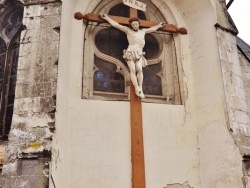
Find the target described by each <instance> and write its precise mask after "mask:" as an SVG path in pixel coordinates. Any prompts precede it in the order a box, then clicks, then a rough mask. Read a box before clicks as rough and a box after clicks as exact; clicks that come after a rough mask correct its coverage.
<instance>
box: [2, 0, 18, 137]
mask: <svg viewBox="0 0 250 188" xmlns="http://www.w3.org/2000/svg"><path fill="white" fill-rule="evenodd" d="M4 3H5V4H4V7H5V11H4V12H3V13H2V14H1V16H0V36H2V37H4V40H5V41H7V42H6V43H7V44H9V46H5V42H3V41H4V40H0V94H1V96H6V97H2V98H1V101H0V102H1V104H0V107H1V108H0V126H1V127H0V136H1V137H4V135H5V136H6V135H8V133H9V130H10V127H11V121H12V115H13V106H14V99H15V87H16V75H17V64H18V55H19V38H20V33H21V27H22V15H23V6H22V5H21V4H20V3H18V2H16V1H12V0H9V1H5V2H4ZM7 52H8V55H7ZM7 57H8V59H6V58H7ZM5 64H6V65H5Z"/></svg>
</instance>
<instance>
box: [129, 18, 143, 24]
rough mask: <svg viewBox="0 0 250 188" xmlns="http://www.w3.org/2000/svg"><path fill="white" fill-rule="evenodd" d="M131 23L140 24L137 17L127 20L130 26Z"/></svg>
mask: <svg viewBox="0 0 250 188" xmlns="http://www.w3.org/2000/svg"><path fill="white" fill-rule="evenodd" d="M133 21H137V22H139V23H140V21H139V19H138V18H137V17H133V18H130V19H129V20H128V23H129V24H131V23H132V22H133Z"/></svg>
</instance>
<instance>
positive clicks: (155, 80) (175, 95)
mask: <svg viewBox="0 0 250 188" xmlns="http://www.w3.org/2000/svg"><path fill="white" fill-rule="evenodd" d="M145 1H147V0H145ZM146 3H147V7H148V10H147V12H145V13H144V12H142V11H138V17H139V18H140V19H143V20H151V21H156V22H166V20H165V19H164V17H163V16H162V15H161V14H160V13H159V12H158V13H157V14H155V13H154V11H153V9H155V6H154V5H153V4H152V3H151V2H149V1H147V2H146ZM95 12H97V13H98V12H99V13H100V12H102V13H106V14H109V15H114V16H123V17H129V7H127V6H125V5H123V4H121V3H120V1H112V2H110V3H105V2H101V3H100V4H99V6H98V7H97V8H96V10H95ZM145 40H146V44H145V47H144V51H145V52H146V56H145V57H146V59H147V61H148V67H147V68H144V70H143V72H144V81H143V91H144V93H145V94H146V99H145V101H147V102H163V103H170V104H180V103H181V100H180V91H179V83H178V78H177V79H176V77H178V71H177V68H176V67H177V64H176V57H175V47H174V40H173V37H172V35H171V34H161V33H159V32H158V33H153V34H147V35H146V38H145ZM127 46H128V42H127V39H126V34H124V33H122V32H121V31H119V30H117V29H115V28H112V27H109V25H108V24H106V23H105V24H93V23H89V25H88V26H87V28H86V32H85V47H84V72H83V98H97V99H98V98H99V99H106V100H120V99H124V100H128V99H129V95H128V94H129V82H130V77H129V69H128V66H127V64H126V62H125V60H124V59H123V50H124V49H126V48H127ZM86 62H88V63H86ZM92 62H93V63H92ZM108 67H110V68H108ZM111 67H112V68H111ZM108 69H110V70H111V69H112V73H108V72H110V70H108ZM104 70H106V73H104ZM107 73H108V74H110V76H109V77H108V79H106V80H101V78H104V77H105V76H106V77H107V75H108V74H107ZM104 75H105V76H104ZM118 82H119V84H118Z"/></svg>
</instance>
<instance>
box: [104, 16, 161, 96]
mask: <svg viewBox="0 0 250 188" xmlns="http://www.w3.org/2000/svg"><path fill="white" fill-rule="evenodd" d="M99 15H100V17H101V18H102V19H104V20H106V21H107V22H108V23H109V24H110V25H111V26H113V27H115V28H117V29H119V30H121V31H123V32H124V33H126V34H127V39H128V44H129V45H128V48H127V49H126V50H124V51H123V58H124V59H125V60H126V62H127V64H128V67H129V70H130V79H131V81H132V83H133V85H134V87H135V93H136V95H137V96H138V97H139V98H141V99H143V98H145V96H144V93H143V91H142V83H143V72H142V67H145V66H147V61H146V59H145V58H144V55H145V52H143V47H144V46H145V34H147V33H152V32H155V31H156V30H157V29H159V28H161V27H163V26H164V25H165V23H162V22H161V23H159V24H158V25H155V26H153V27H150V28H144V29H140V28H139V27H140V22H139V19H138V18H136V17H134V18H130V19H129V26H130V27H127V26H123V25H121V24H119V23H117V22H116V21H114V20H112V19H111V18H110V17H108V16H107V15H106V14H102V13H101V14H99Z"/></svg>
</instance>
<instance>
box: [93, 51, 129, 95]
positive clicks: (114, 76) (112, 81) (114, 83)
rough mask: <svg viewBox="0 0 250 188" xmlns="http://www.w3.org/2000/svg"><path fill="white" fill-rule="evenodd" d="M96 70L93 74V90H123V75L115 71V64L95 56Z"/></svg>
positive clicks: (120, 91)
mask: <svg viewBox="0 0 250 188" xmlns="http://www.w3.org/2000/svg"><path fill="white" fill-rule="evenodd" d="M95 65H96V66H97V67H98V69H99V70H98V71H96V72H95V74H94V90H95V91H105V92H118V93H123V92H124V88H125V87H124V86H125V83H124V77H123V75H121V74H119V73H117V72H116V65H114V64H112V63H108V62H106V61H104V60H102V59H100V58H98V57H96V56H95Z"/></svg>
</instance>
